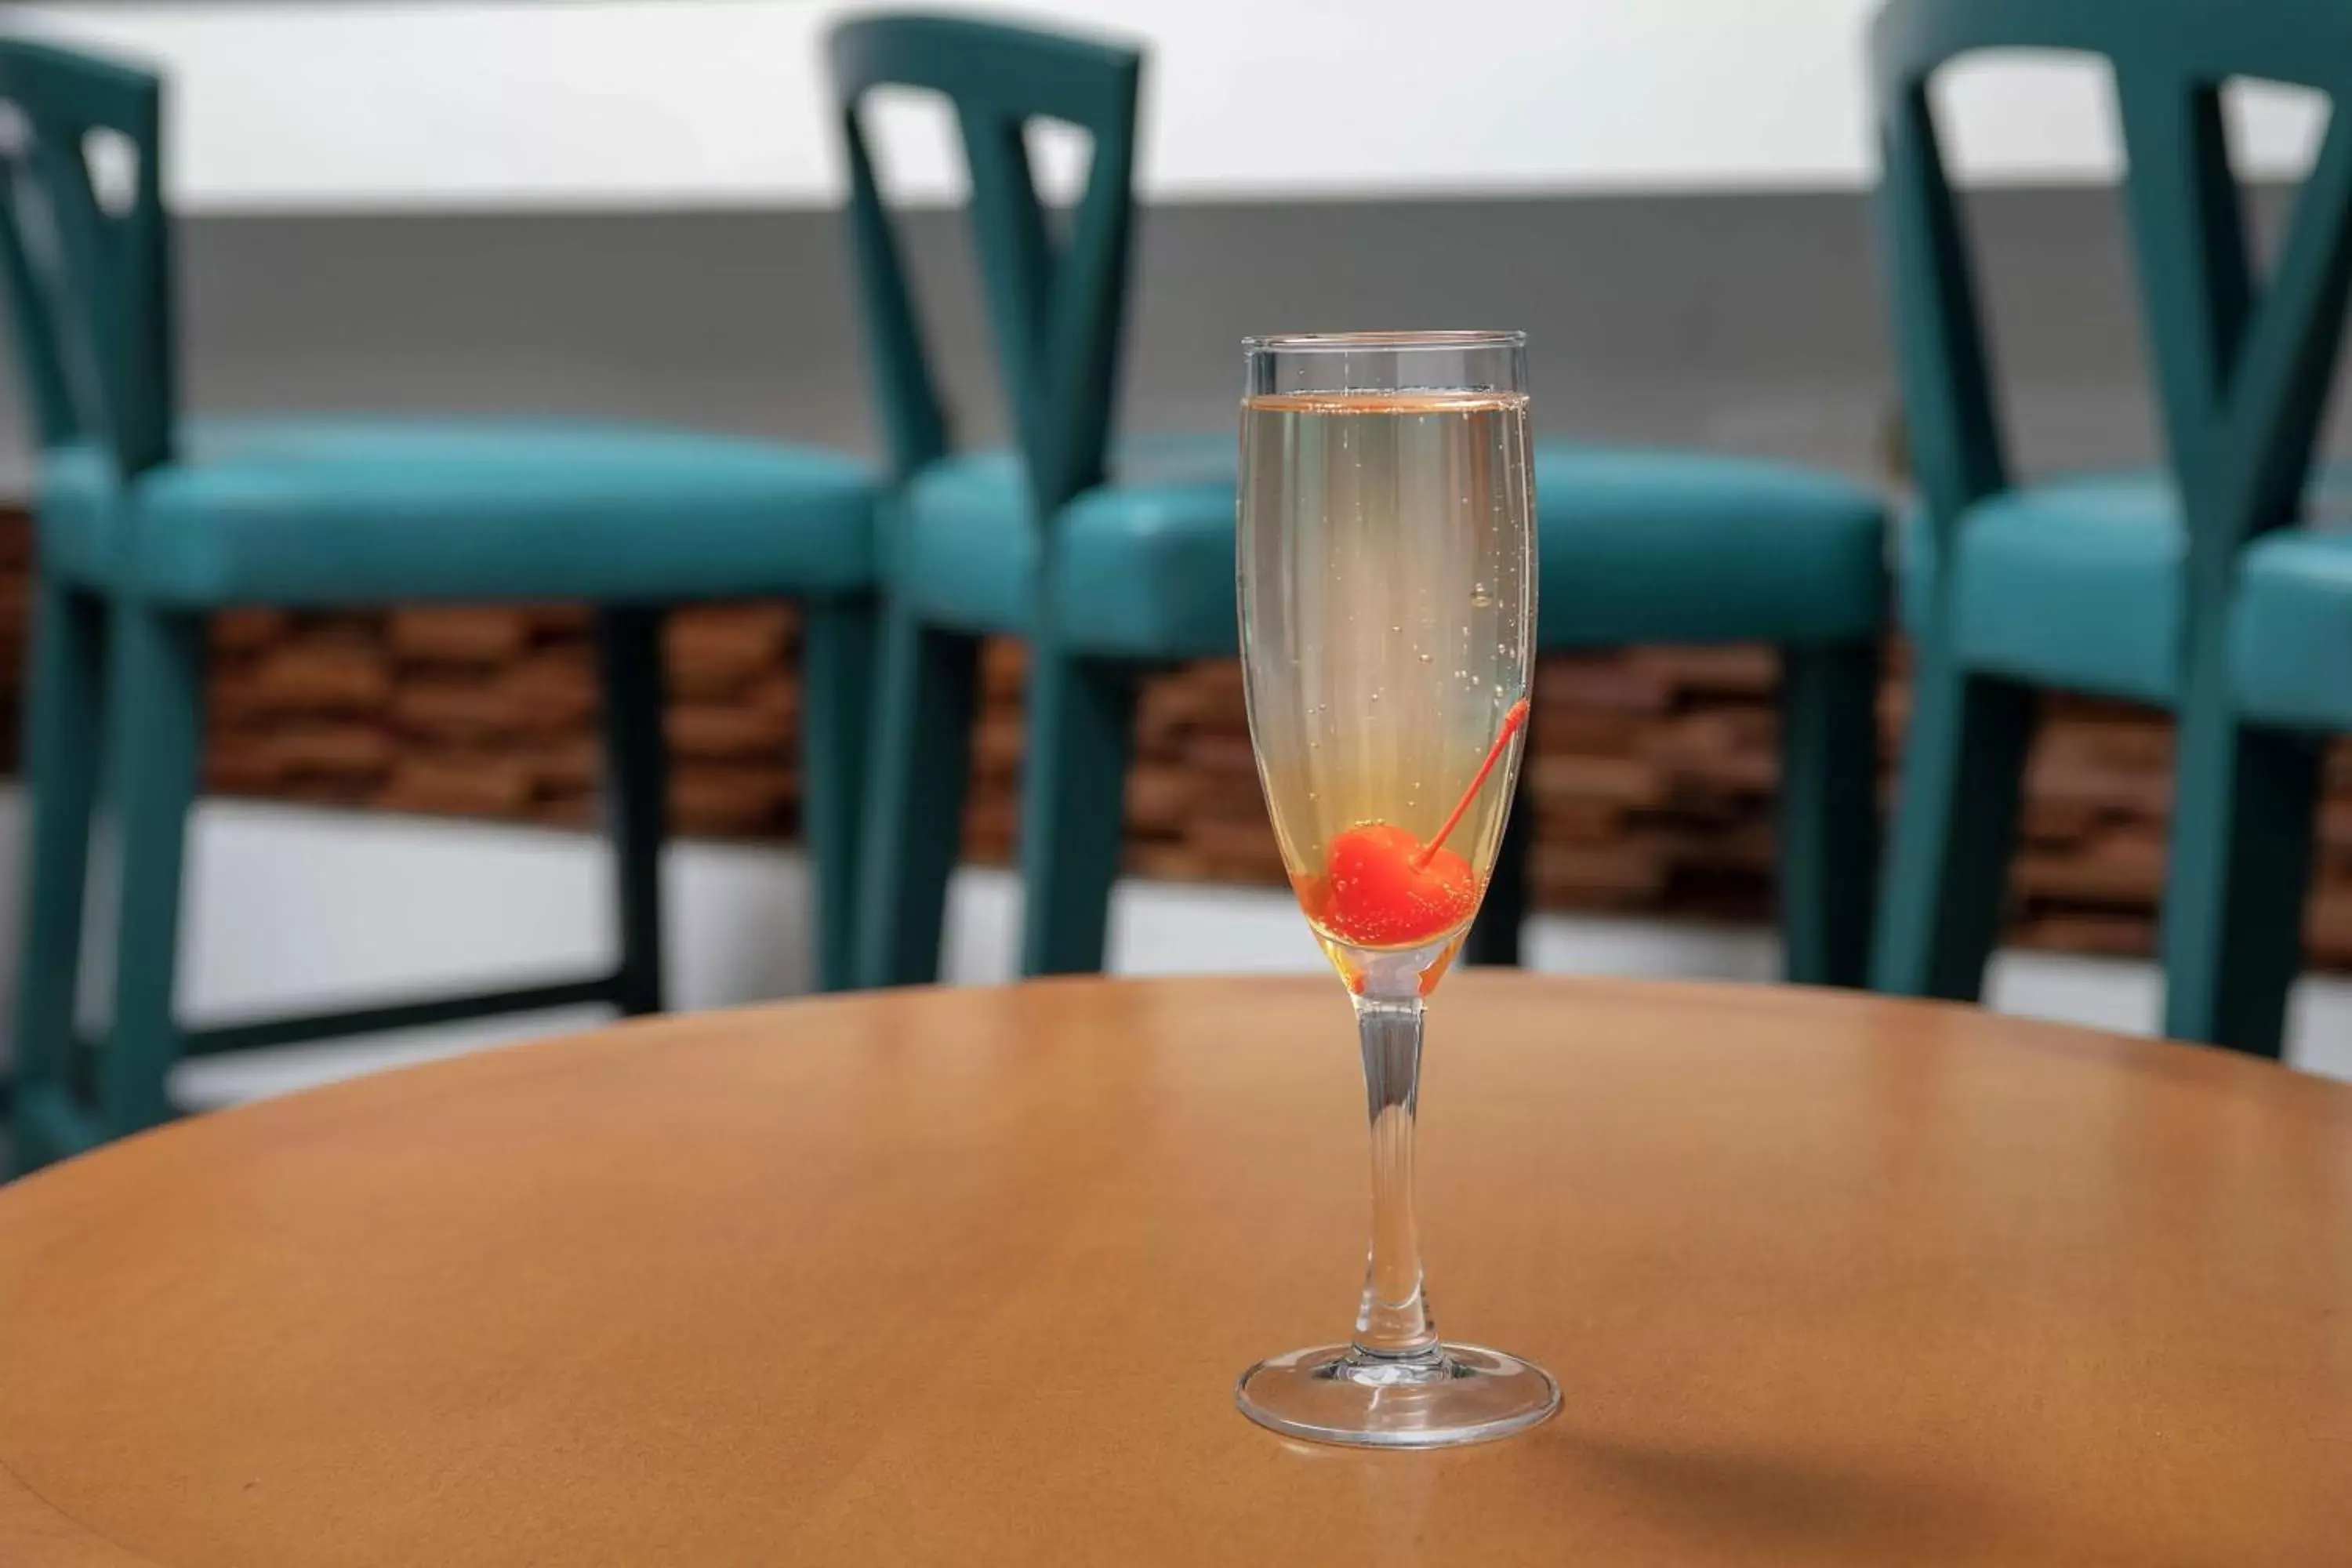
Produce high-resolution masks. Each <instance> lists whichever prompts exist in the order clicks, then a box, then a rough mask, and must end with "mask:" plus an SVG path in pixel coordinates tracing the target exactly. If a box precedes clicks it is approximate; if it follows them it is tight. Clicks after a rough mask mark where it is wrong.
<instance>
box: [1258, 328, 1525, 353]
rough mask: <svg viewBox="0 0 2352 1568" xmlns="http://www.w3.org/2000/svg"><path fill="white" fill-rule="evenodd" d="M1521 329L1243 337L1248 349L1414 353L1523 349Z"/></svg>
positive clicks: (1324, 333) (1306, 333)
mask: <svg viewBox="0 0 2352 1568" xmlns="http://www.w3.org/2000/svg"><path fill="white" fill-rule="evenodd" d="M1527 346H1528V335H1527V333H1525V332H1519V331H1420V332H1414V331H1374V332H1266V333H1263V334H1258V335H1254V336H1250V337H1245V338H1244V339H1243V340H1242V352H1243V353H1253V354H1257V353H1285V354H1300V353H1307V354H1312V353H1363V352H1365V351H1367V350H1375V351H1377V350H1388V351H1395V352H1405V353H1410V352H1412V351H1414V350H1419V349H1434V350H1450V351H1454V352H1459V351H1462V350H1465V349H1523V348H1525V347H1527Z"/></svg>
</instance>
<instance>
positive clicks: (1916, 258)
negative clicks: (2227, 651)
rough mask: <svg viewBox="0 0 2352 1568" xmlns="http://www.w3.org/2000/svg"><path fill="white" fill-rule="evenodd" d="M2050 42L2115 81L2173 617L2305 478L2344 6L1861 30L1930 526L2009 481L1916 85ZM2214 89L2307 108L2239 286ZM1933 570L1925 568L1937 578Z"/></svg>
mask: <svg viewBox="0 0 2352 1568" xmlns="http://www.w3.org/2000/svg"><path fill="white" fill-rule="evenodd" d="M1990 49H2004V50H2005V49H2057V50H2067V51H2073V52H2078V53H2087V54H2091V55H2095V56H2099V57H2102V58H2105V60H2106V61H2107V63H2108V65H2109V68H2111V70H2112V72H2113V74H2114V80H2115V91H2116V104H2117V107H2118V109H2119V110H2120V118H2121V123H2122V130H2123V140H2124V148H2125V153H2126V160H2127V172H2126V175H2125V179H2124V196H2125V205H2126V213H2127V215H2128V223H2129V231H2130V237H2131V245H2132V249H2133V252H2134V255H2135V258H2136V262H2137V271H2138V276H2139V280H2140V299H2141V307H2142V315H2143V320H2144V321H2145V323H2146V326H2145V330H2146V333H2147V342H2148V343H2149V346H2150V349H2151V351H2152V358H2153V360H2154V363H2155V370H2156V376H2157V382H2158V401H2159V404H2160V406H2161V409H2162V415H2163V424H2164V432H2165V439H2166V444H2167V447H2168V452H2169V457H2170V463H2171V468H2172V472H2173V477H2174V479H2175V480H2176V481H2177V483H2178V484H2179V490H2180V495H2181V502H2182V506H2183V508H2184V510H2185V511H2186V514H2187V519H2188V522H2189V589H2190V599H2191V604H2192V606H2194V605H2217V604H2219V603H2220V602H2221V595H2225V594H2226V593H2227V591H2228V586H2229V582H2230V579H2231V573H2232V569H2233V565H2234V562H2235V558H2236V555H2237V552H2238V550H2239V547H2240V546H2241V545H2242V544H2243V543H2244V542H2246V540H2247V539H2248V538H2250V537H2251V536H2252V535H2253V534H2255V533H2257V532H2259V531H2262V530H2263V529H2267V528H2272V527H2275V526H2277V525H2278V524H2280V523H2282V522H2284V521H2289V520H2290V519H2291V518H2292V517H2293V516H2294V511H2295V508H2296V505H2297V501H2298V498H2299V497H2300V496H2301V494H2302V491H2303V487H2304V484H2305V479H2307V478H2308V477H2309V471H2310V467H2311V462H2312V452H2313V447H2315V444H2316V442H2317V439H2318V432H2319V426H2320V420H2321V416H2322V414H2323V413H2324V411H2325V408H2326V401H2327V393H2328V385H2329V382H2330V380H2331V377H2332V373H2333V370H2334V367H2335V363H2336V351H2337V349H2338V346H2339V345H2340V342H2341V340H2342V336H2343V331H2344V312H2345V299H2346V289H2347V282H2352V123H2347V121H2352V112H2347V108H2348V107H2352V5H2345V4H2343V3H2342V0H1892V3H1891V4H1889V5H1886V7H1885V9H1884V10H1882V11H1881V12H1880V13H1879V16H1878V18H1877V21H1876V24H1875V26H1874V27H1873V29H1872V33H1871V58H1872V68H1873V74H1874V86H1875V89H1876V99H1877V113H1878V127H1879V134H1880V139H1881V143H1882V152H1883V155H1884V158H1885V180H1884V184H1883V186H1882V190H1881V201H1880V213H1881V219H1882V223H1883V226H1884V229H1885V240H1886V248H1887V254H1888V260H1889V263H1890V265H1891V268H1892V271H1893V279H1892V294H1893V300H1894V303H1895V332H1896V339H1897V342H1898V349H1899V355H1900V360H1901V367H1902V380H1903V389H1904V395H1905V399H1906V404H1907V405H1908V412H1909V416H1910V421H1911V428H1912V434H1913V448H1914V450H1913V457H1914V463H1915V467H1916V472H1917V475H1918V479H1919V483H1920V488H1921V490H1922V493H1923V497H1924V499H1925V500H1926V501H1927V510H1928V512H1929V516H1930V519H1931V522H1932V524H1933V527H1934V531H1935V539H1934V547H1935V548H1937V549H1938V550H1944V549H1947V548H1948V546H1949V542H1950V538H1951V529H1952V525H1953V520H1954V519H1955V518H1956V517H1957V516H1958V513H1959V512H1960V510H1962V509H1963V508H1965V507H1966V506H1968V505H1969V503H1970V502H1972V501H1974V500H1979V499H1980V498H1981V497H1983V496H1985V495H1987V494H1989V493H1990V492H1992V491H1994V490H1997V489H2001V488H2002V487H2003V486H2004V485H2005V484H2006V483H2007V482H2008V476H2007V471H2006V466H2005V461H2004V458H2003V454H2002V451H2001V442H2000V423H1999V419H1998V417H1997V416H1996V412H1995V404H1994V394H1993V386H1992V376H1991V374H1990V368H1989V365H1988V360H1987V354H1986V350H1985V342H1984V334H1983V330H1982V323H1981V321H1980V319H1979V314H1978V305H1977V299H1976V289H1975V285H1974V282H1973V279H1972V278H1971V275H1970V268H1969V257H1968V254H1967V249H1966V246H1965V245H1964V243H1963V240H1962V235H1961V228H1960V225H1959V221H1958V216H1957V214H1956V212H1955V210H1954V205H1953V200H1952V192H1951V187H1950V185H1949V184H1948V180H1947V178H1946V173H1945V168H1944V164H1943V161H1942V158H1941V156H1940V154H1939V153H1938V150H1937V137H1936V127H1935V123H1934V120H1933V117H1932V115H1931V113H1930V110H1929V105H1928V97H1927V87H1928V81H1929V79H1930V78H1932V76H1933V75H1934V74H1935V72H1936V71H1937V69H1938V68H1941V67H1942V66H1943V65H1945V64H1946V63H1947V62H1948V61H1950V60H1952V59H1953V58H1956V57H1958V56H1961V55H1967V54H1972V53H1975V52H1978V51H1980V50H1990ZM2233 78H2241V79H2257V80H2267V81H2275V82H2283V83H2289V84H2294V85H2297V86H2302V87H2307V88H2312V89H2317V90H2318V91H2320V92H2322V93H2324V94H2326V95H2327V97H2328V99H2329V100H2330V108H2331V110H2334V112H2332V113H2331V115H2330V119H2329V123H2328V130H2327V135H2326V142H2324V144H2323V145H2322V146H2321V148H2320V151H2319V154H2318V157H2317V159H2316V160H2315V162H2314V163H2313V165H2312V168H2311V172H2310V174H2309V175H2308V176H2307V177H2306V179H2305V182H2304V185H2303V188H2302V191H2301V193H2300V194H2299V195H2298V196H2297V197H2296V199H2295V202H2294V206H2293V209H2292V212H2291V214H2290V216H2289V220H2288V226H2287V230H2286V234H2285V237H2284V243H2283V244H2282V245H2281V247H2279V250H2278V255H2277V258H2276V261H2275V264H2274V266H2273V270H2272V275H2271V278H2270V279H2269V281H2268V282H2267V283H2266V284H2263V285H2261V286H2259V287H2258V286H2257V282H2256V279H2255V278H2254V276H2253V272H2252V267H2251V264H2250V262H2249V260H2248V256H2247V247H2246V236H2245V227H2244V221H2243V216H2242V212H2241V209H2240V204H2239V193H2238V188H2237V184H2236V181H2235V179H2234V178H2233V176H2232V174H2231V168H2230V161H2229V148H2228V142H2227V137H2226V133H2225V131H2224V128H2223V123H2222V112H2221V88H2222V85H2223V84H2224V82H2226V81H2228V80H2229V79H2233ZM1950 575H1951V574H1949V573H1948V572H1947V573H1939V574H1937V581H1938V582H1939V583H1942V582H1948V581H1949V578H1950Z"/></svg>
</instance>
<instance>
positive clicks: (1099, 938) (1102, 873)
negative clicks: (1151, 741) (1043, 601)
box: [1021, 644, 1136, 974]
mask: <svg viewBox="0 0 2352 1568" xmlns="http://www.w3.org/2000/svg"><path fill="white" fill-rule="evenodd" d="M1135 700H1136V677H1135V671H1134V669H1133V668H1131V667H1129V666H1127V665H1123V664H1114V663H1109V662H1107V661H1103V660H1098V659H1085V658H1076V657H1074V656H1072V655H1069V654H1066V653H1059V652H1055V651H1051V650H1049V649H1047V648H1045V647H1038V646H1036V645H1034V644H1033V645H1032V646H1031V648H1030V662H1029V687H1028V690H1027V693H1026V695H1025V698H1024V701H1025V703H1026V705H1027V718H1028V735H1027V738H1026V740H1025V742H1024V745H1023V748H1022V753H1021V889H1022V921H1021V973H1024V974H1097V973H1101V972H1102V966H1103V950H1104V947H1105V944H1106V941H1107V939H1108V935H1109V927H1110V893H1111V887H1112V884H1114V883H1115V882H1117V881H1118V865H1119V851H1120V849H1121V847H1122V845H1123V842H1124V835H1123V833H1122V828H1123V826H1124V825H1125V821H1126V815H1127V813H1126V806H1127V763H1128V757H1129V753H1130V752H1132V751H1133V750H1134V746H1135Z"/></svg>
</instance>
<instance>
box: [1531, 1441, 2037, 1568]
mask: <svg viewBox="0 0 2352 1568" xmlns="http://www.w3.org/2000/svg"><path fill="white" fill-rule="evenodd" d="M1562 1451H1563V1452H1564V1454H1565V1455H1567V1456H1572V1462H1573V1463H1574V1464H1575V1465H1576V1466H1577V1467H1578V1468H1587V1469H1589V1470H1591V1472H1594V1473H1595V1474H1596V1476H1597V1479H1598V1480H1599V1482H1600V1484H1601V1486H1602V1487H1603V1488H1604V1489H1607V1490H1609V1491H1610V1492H1612V1493H1613V1494H1615V1496H1616V1497H1617V1498H1618V1499H1619V1500H1622V1501H1623V1502H1625V1503H1626V1504H1628V1505H1630V1506H1631V1507H1632V1508H1633V1510H1638V1511H1639V1512H1641V1513H1643V1514H1644V1515H1647V1516H1648V1517H1650V1518H1651V1519H1653V1520H1654V1521H1660V1522H1664V1523H1667V1524H1669V1525H1670V1526H1671V1527H1672V1528H1673V1529H1675V1530H1676V1531H1681V1532H1685V1533H1687V1534H1689V1535H1690V1536H1692V1537H1693V1538H1694V1539H1695V1540H1696V1541H1700V1542H1709V1543H1717V1542H1719V1543H1721V1544H1722V1545H1724V1546H1727V1547H1744V1548H1746V1549H1747V1550H1748V1551H1750V1552H1754V1551H1758V1550H1759V1549H1776V1548H1777V1549H1780V1550H1785V1551H1790V1552H1798V1553H1801V1558H1802V1560H1803V1561H1806V1562H1811V1563H1846V1562H1853V1563H1916V1562H1918V1561H1921V1560H1922V1559H1921V1557H1920V1549H1921V1547H1922V1546H1923V1545H1924V1544H1927V1543H1930V1542H1932V1543H1933V1545H1934V1547H1935V1552H1936V1556H1937V1558H1938V1559H1939V1560H1940V1559H1942V1558H1945V1557H1952V1558H1967V1557H1971V1556H1974V1555H1976V1554H1978V1553H1980V1552H1985V1551H1986V1550H1987V1549H1988V1548H1990V1547H1991V1546H1992V1545H1994V1544H1995V1543H1997V1542H2000V1541H2003V1540H2013V1539H2014V1534H2013V1531H2011V1530H2008V1529H2005V1528H2003V1524H2002V1521H2001V1520H2000V1511H1999V1510H1998V1509H1997V1508H1996V1507H1995V1506H1994V1504H1993V1503H1992V1501H1991V1500H1990V1498H1988V1497H1986V1496H1985V1495H1983V1494H1982V1493H1980V1492H1978V1491H1973V1490H1970V1489H1968V1488H1966V1487H1965V1486H1961V1485H1958V1484H1955V1483H1953V1482H1950V1481H1948V1480H1945V1479H1940V1478H1937V1477H1932V1476H1920V1475H1906V1474H1895V1473H1888V1472H1884V1471H1878V1472H1874V1471H1870V1470H1866V1469H1862V1468H1833V1467H1832V1466H1831V1465H1828V1464H1824V1463H1822V1462H1820V1461H1818V1460H1812V1459H1806V1458H1792V1457H1787V1456H1781V1455H1769V1454H1743V1453H1727V1452H1720V1451H1718V1452H1711V1453H1710V1452H1697V1451H1691V1450H1685V1449H1672V1448H1662V1447H1648V1446H1643V1445H1638V1444H1629V1443H1623V1442H1612V1441H1610V1440H1608V1439H1606V1438H1594V1437H1574V1438H1570V1440H1569V1441H1568V1442H1567V1443H1566V1444H1564V1445H1562Z"/></svg>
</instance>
